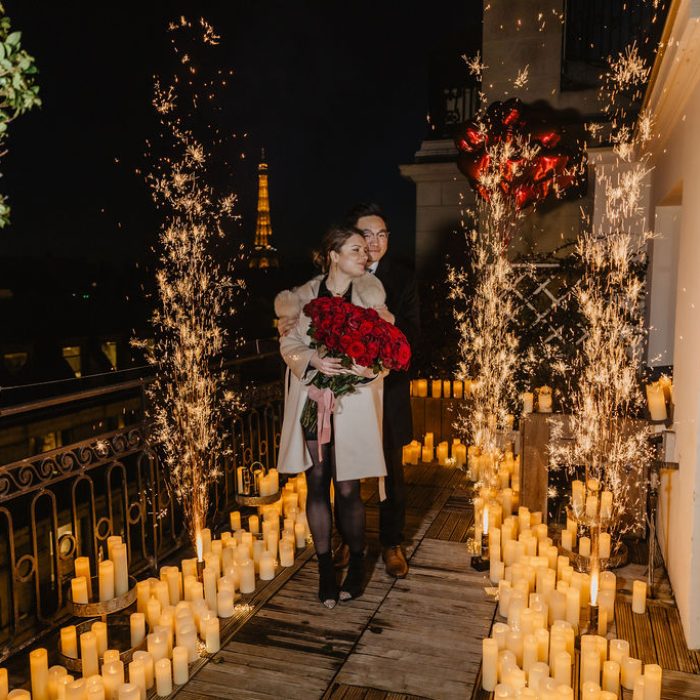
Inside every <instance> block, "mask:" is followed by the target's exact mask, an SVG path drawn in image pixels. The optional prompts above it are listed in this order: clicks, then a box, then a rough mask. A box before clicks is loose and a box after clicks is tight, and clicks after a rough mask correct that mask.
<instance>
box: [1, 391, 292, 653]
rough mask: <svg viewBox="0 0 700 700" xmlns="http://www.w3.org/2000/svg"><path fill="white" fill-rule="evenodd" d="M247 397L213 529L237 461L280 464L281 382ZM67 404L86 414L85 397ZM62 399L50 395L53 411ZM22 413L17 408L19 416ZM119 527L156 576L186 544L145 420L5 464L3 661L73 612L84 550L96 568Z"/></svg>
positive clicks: (223, 514) (230, 495)
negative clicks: (72, 591)
mask: <svg viewBox="0 0 700 700" xmlns="http://www.w3.org/2000/svg"><path fill="white" fill-rule="evenodd" d="M121 389H122V390H123V387H121ZM119 391H120V385H115V386H112V387H110V388H109V390H108V391H107V392H106V393H105V395H104V399H105V400H112V401H114V399H115V397H116V396H119V395H120V394H119ZM122 395H123V394H122ZM247 398H248V400H247V406H248V408H247V409H246V411H245V413H244V414H242V415H239V416H235V417H232V419H231V425H230V431H229V434H230V440H231V447H232V450H231V456H230V457H228V458H226V460H225V463H224V464H223V465H222V472H223V475H222V478H221V480H220V481H219V482H218V483H217V484H216V486H215V488H214V493H213V498H212V502H213V507H212V513H211V519H212V522H213V524H214V526H217V525H220V524H221V523H223V522H224V521H225V520H227V518H228V512H229V511H230V510H231V508H232V507H234V505H235V497H236V478H235V475H236V468H237V467H238V466H241V465H245V464H249V463H251V462H253V461H261V462H262V463H263V464H265V465H266V466H267V467H272V466H276V459H277V449H276V448H277V447H278V444H279V434H280V428H281V421H282V399H283V396H282V382H281V381H280V380H278V381H271V382H267V383H264V384H261V385H259V386H258V387H256V388H255V389H254V390H251V391H250V392H249V394H248V396H247ZM91 400H94V397H91ZM66 402H73V403H74V405H75V407H76V408H75V410H76V411H77V410H78V409H79V406H80V396H71V397H69V398H66ZM59 404H60V401H57V400H56V399H55V398H53V399H51V401H50V402H48V405H50V407H51V409H52V410H54V409H57V408H58V407H59ZM46 408H47V406H44V405H43V403H42V402H41V401H38V402H34V403H33V404H32V405H31V406H30V407H29V408H28V412H29V413H33V412H35V411H39V412H42V411H43V412H44V413H43V415H45V413H46ZM18 413H21V409H19V410H18V409H17V408H16V407H15V408H13V410H12V414H13V417H14V419H15V420H17V414H18ZM27 419H29V416H27ZM62 420H65V415H64V416H62ZM115 534H116V535H122V537H123V539H124V542H125V543H126V545H127V550H128V554H129V562H130V571H131V573H132V574H140V573H143V572H146V571H150V572H154V573H155V572H156V571H157V568H158V566H159V565H160V564H161V563H162V562H163V561H164V560H165V559H166V558H167V557H170V556H172V555H173V554H174V553H175V552H176V551H177V550H178V549H180V548H182V547H184V546H185V545H186V544H187V543H186V535H185V533H184V532H183V528H182V526H181V518H180V517H179V513H178V507H177V504H176V503H174V502H173V500H172V499H171V496H170V493H169V489H168V484H167V478H166V475H165V474H164V472H163V468H162V464H161V462H160V460H159V458H158V454H157V451H156V450H154V449H153V448H152V447H151V446H150V445H149V442H148V424H147V422H146V421H145V420H143V419H142V420H140V421H139V422H138V423H135V424H131V425H125V426H124V427H121V428H118V429H115V430H110V431H107V432H104V433H102V434H99V435H94V436H91V437H89V438H88V439H84V440H80V441H76V442H72V443H70V444H67V445H63V446H60V447H57V448H56V449H53V450H50V451H47V452H42V453H40V454H37V455H34V456H31V457H25V458H22V459H19V460H17V461H14V462H11V463H7V464H4V465H2V466H0V660H2V659H4V658H5V657H7V656H9V655H11V654H13V653H15V652H17V651H19V650H21V649H23V648H25V647H26V646H27V645H29V644H31V643H32V642H33V641H35V640H36V639H37V637H39V636H41V635H42V634H45V633H46V632H47V631H48V630H50V629H51V628H53V627H55V626H56V625H58V624H59V623H60V622H61V621H62V620H63V619H65V618H66V616H67V611H66V593H67V589H68V587H69V585H70V579H71V578H72V576H73V569H74V566H73V562H74V559H75V557H77V556H88V557H90V558H91V560H92V563H93V571H95V570H96V564H97V561H98V560H99V558H100V557H101V556H102V553H103V551H104V548H105V545H106V539H107V537H109V536H110V535H115Z"/></svg>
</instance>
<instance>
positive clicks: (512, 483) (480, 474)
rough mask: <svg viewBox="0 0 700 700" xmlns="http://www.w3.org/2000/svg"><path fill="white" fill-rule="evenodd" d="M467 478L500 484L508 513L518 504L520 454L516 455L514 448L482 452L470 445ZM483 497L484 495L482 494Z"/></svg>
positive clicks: (500, 496) (500, 494) (502, 500)
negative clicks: (496, 451)
mask: <svg viewBox="0 0 700 700" xmlns="http://www.w3.org/2000/svg"><path fill="white" fill-rule="evenodd" d="M467 478H468V479H469V480H470V481H477V482H485V483H490V482H494V480H495V483H491V486H492V487H493V486H498V488H499V490H500V493H499V501H501V503H502V504H503V509H504V511H505V512H506V514H507V515H510V514H511V513H512V512H513V509H514V508H516V507H517V506H518V502H519V498H520V497H519V492H520V455H517V456H515V455H514V454H513V450H512V449H506V450H505V452H502V453H501V452H499V453H497V454H495V453H486V452H484V453H482V452H480V450H479V448H478V447H476V446H474V445H470V446H469V449H468V450H467ZM482 498H483V495H482Z"/></svg>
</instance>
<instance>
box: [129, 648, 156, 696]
mask: <svg viewBox="0 0 700 700" xmlns="http://www.w3.org/2000/svg"><path fill="white" fill-rule="evenodd" d="M134 661H141V662H143V670H144V674H145V676H146V690H150V689H151V688H152V687H153V683H154V682H155V672H154V664H153V656H152V655H151V653H150V652H148V651H143V650H141V649H139V650H138V651H135V652H134Z"/></svg>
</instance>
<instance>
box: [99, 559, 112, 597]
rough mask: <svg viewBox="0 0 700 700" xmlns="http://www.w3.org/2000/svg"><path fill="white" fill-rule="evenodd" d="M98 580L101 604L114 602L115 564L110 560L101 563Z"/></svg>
mask: <svg viewBox="0 0 700 700" xmlns="http://www.w3.org/2000/svg"><path fill="white" fill-rule="evenodd" d="M98 580H99V597H100V602H101V603H104V602H106V601H108V600H112V598H114V563H113V562H112V561H110V560H109V559H105V560H104V561H101V562H100V565H99V568H98Z"/></svg>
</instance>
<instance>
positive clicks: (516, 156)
mask: <svg viewBox="0 0 700 700" xmlns="http://www.w3.org/2000/svg"><path fill="white" fill-rule="evenodd" d="M560 141H561V135H560V134H559V133H558V132H557V131H556V130H555V129H553V128H552V127H551V126H532V125H531V124H529V123H528V119H527V113H526V107H525V105H523V103H522V102H520V100H517V99H510V100H508V101H507V102H494V103H493V104H491V105H490V106H489V107H488V109H487V110H486V112H485V114H484V116H483V117H481V118H480V119H479V120H470V121H468V122H467V123H466V124H465V125H464V126H462V127H461V128H460V131H459V133H458V134H457V136H456V137H455V143H456V145H457V149H458V151H459V155H458V159H457V165H458V166H459V169H460V170H461V171H462V173H463V174H464V175H465V176H466V177H467V179H468V180H469V183H470V185H471V186H472V188H473V189H474V191H475V192H477V194H479V196H481V197H482V198H483V199H484V200H486V201H488V200H489V199H490V197H491V196H492V192H491V190H490V188H489V187H487V186H486V185H485V184H484V182H483V176H484V175H485V174H486V173H487V172H488V171H489V168H490V166H491V156H490V155H489V150H490V149H491V148H492V147H493V146H494V145H496V144H498V143H501V142H505V143H508V144H509V145H510V149H509V153H508V157H507V158H504V159H503V162H502V163H500V164H499V165H498V173H497V186H498V187H499V188H500V190H501V191H502V192H503V193H504V194H505V195H507V196H508V197H510V198H512V202H513V203H514V205H515V208H516V209H518V210H520V209H524V208H526V207H528V206H530V205H532V204H536V203H539V202H541V201H543V200H545V199H546V198H547V197H548V196H550V195H551V194H555V195H556V196H558V197H560V196H561V195H562V193H563V192H564V191H565V190H567V189H569V188H570V187H571V186H572V185H574V184H575V183H576V182H577V176H576V171H577V170H578V168H577V167H576V161H577V154H576V153H574V152H573V151H571V150H570V149H567V148H565V147H563V146H562V145H561V144H560Z"/></svg>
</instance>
